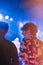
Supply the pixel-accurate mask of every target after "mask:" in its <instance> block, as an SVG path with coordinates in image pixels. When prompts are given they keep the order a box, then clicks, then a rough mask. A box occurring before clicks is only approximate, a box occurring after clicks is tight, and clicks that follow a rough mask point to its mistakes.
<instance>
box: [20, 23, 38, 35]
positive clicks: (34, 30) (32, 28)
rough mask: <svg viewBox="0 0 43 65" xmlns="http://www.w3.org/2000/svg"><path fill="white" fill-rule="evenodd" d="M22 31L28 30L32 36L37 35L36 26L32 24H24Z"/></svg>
mask: <svg viewBox="0 0 43 65" xmlns="http://www.w3.org/2000/svg"><path fill="white" fill-rule="evenodd" d="M21 30H22V31H27V30H30V31H31V33H32V34H33V35H35V34H36V33H37V26H36V25H35V24H34V23H26V24H25V25H24V26H23V27H22V28H21Z"/></svg>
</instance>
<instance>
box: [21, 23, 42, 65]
mask: <svg viewBox="0 0 43 65" xmlns="http://www.w3.org/2000/svg"><path fill="white" fill-rule="evenodd" d="M21 30H22V34H23V36H24V38H23V39H22V42H21V46H20V57H21V59H22V61H23V62H24V63H25V64H24V65H43V63H42V62H43V52H42V51H43V42H42V41H40V40H39V39H38V38H37V37H36V33H37V31H38V29H37V26H36V25H35V24H34V23H31V22H30V23H26V24H25V25H24V26H23V27H22V28H21Z"/></svg>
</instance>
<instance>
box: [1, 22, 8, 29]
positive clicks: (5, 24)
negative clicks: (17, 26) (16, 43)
mask: <svg viewBox="0 0 43 65" xmlns="http://www.w3.org/2000/svg"><path fill="white" fill-rule="evenodd" d="M0 29H4V30H8V23H6V22H2V21H0Z"/></svg>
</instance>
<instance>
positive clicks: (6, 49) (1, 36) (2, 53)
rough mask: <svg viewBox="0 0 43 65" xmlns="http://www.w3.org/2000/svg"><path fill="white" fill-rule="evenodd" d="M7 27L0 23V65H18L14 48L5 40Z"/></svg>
mask: <svg viewBox="0 0 43 65" xmlns="http://www.w3.org/2000/svg"><path fill="white" fill-rule="evenodd" d="M8 27H9V26H8V24H7V23H6V22H2V21H1V22H0V65H19V59H18V53H17V48H16V46H15V45H14V44H13V43H12V42H10V41H8V40H6V39H5V34H6V33H7V31H8Z"/></svg>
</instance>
